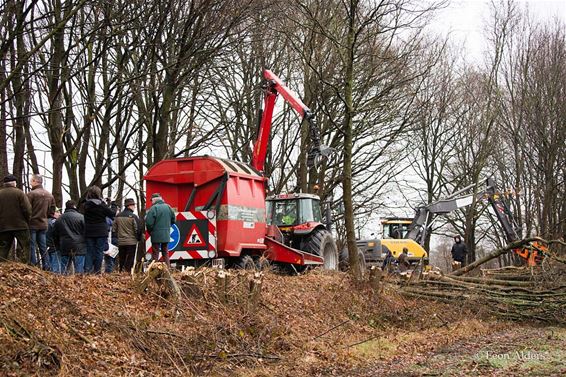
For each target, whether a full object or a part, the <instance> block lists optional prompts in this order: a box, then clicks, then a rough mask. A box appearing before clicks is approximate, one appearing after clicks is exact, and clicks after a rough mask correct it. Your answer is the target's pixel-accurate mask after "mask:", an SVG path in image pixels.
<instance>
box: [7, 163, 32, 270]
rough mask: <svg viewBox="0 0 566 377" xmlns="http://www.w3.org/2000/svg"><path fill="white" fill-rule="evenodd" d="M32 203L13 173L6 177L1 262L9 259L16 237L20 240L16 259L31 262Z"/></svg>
mask: <svg viewBox="0 0 566 377" xmlns="http://www.w3.org/2000/svg"><path fill="white" fill-rule="evenodd" d="M30 219H31V204H30V202H29V200H28V197H27V196H26V194H24V192H23V191H22V190H20V189H19V188H17V187H16V177H15V176H13V175H12V174H9V175H7V176H6V177H5V178H4V187H3V188H2V189H1V190H0V262H2V261H5V260H7V259H8V255H9V253H10V249H11V248H12V244H13V242H14V239H16V240H17V241H18V244H19V247H18V248H17V249H16V260H18V261H20V262H22V263H29V222H30Z"/></svg>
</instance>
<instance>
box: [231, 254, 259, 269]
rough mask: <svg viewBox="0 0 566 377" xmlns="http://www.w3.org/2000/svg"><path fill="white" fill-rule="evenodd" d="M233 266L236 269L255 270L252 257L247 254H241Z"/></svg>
mask: <svg viewBox="0 0 566 377" xmlns="http://www.w3.org/2000/svg"><path fill="white" fill-rule="evenodd" d="M234 268H236V269H238V270H255V268H256V265H255V261H254V259H253V258H252V257H251V256H249V255H242V256H240V257H239V258H238V259H237V260H236V261H235V262H234Z"/></svg>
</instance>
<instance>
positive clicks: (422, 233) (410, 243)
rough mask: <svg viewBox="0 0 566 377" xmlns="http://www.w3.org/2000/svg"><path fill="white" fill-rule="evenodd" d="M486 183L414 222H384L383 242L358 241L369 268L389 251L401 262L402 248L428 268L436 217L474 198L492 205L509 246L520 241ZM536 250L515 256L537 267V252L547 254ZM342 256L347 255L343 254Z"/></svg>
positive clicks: (421, 212) (421, 210)
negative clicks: (428, 243) (428, 242)
mask: <svg viewBox="0 0 566 377" xmlns="http://www.w3.org/2000/svg"><path fill="white" fill-rule="evenodd" d="M484 183H485V186H484V189H482V190H479V191H478V192H475V191H476V190H474V188H475V187H476V184H472V185H470V186H467V187H465V188H463V189H461V190H459V191H457V192H455V193H453V194H451V195H450V196H449V197H447V198H446V199H442V200H438V201H436V202H433V203H431V204H428V205H423V206H420V207H418V208H417V210H416V213H415V217H413V218H406V217H387V218H384V219H382V220H381V225H382V228H383V234H382V237H381V238H370V239H364V240H358V241H356V242H357V245H358V249H360V251H361V253H363V255H364V259H365V262H366V265H376V264H379V263H381V262H382V261H383V259H384V258H385V257H386V256H387V254H388V252H389V251H390V252H391V254H393V256H394V257H395V258H398V257H399V254H401V252H402V251H403V248H407V251H408V253H407V254H408V257H409V261H410V262H412V263H414V262H417V261H419V260H421V259H422V260H423V261H424V264H425V265H428V261H429V255H428V253H427V251H426V250H425V249H424V247H423V246H424V244H425V241H426V238H427V236H428V234H429V233H430V231H431V228H432V225H433V223H434V220H435V218H436V216H438V215H446V214H448V213H450V212H452V211H455V210H457V209H460V208H464V207H467V206H469V205H471V204H472V203H473V202H474V197H475V198H476V201H480V200H487V201H488V202H489V204H490V206H491V208H492V210H493V212H494V213H495V215H496V219H493V221H494V222H495V223H498V224H499V228H500V229H501V234H502V235H503V238H505V239H506V241H507V242H514V241H517V240H519V239H520V237H519V235H520V234H521V230H520V228H519V227H518V226H517V224H516V223H515V221H514V219H513V214H512V213H511V211H510V209H509V206H508V204H507V202H506V200H505V198H504V195H501V194H500V193H499V192H498V190H497V186H496V184H495V181H494V180H493V179H491V178H489V179H486V180H485V181H484ZM534 246H535V247H530V245H528V246H527V247H524V248H521V249H520V250H515V252H516V253H517V254H518V255H519V256H521V257H522V258H524V259H526V260H527V262H528V264H529V265H535V264H536V263H537V260H539V259H540V257H541V253H540V252H539V253H537V251H536V250H537V249H539V250H541V249H542V251H543V252H544V247H542V246H541V245H538V247H537V245H534ZM533 250H534V251H533ZM361 253H360V254H361ZM342 254H344V251H343V252H342ZM341 259H344V256H343V255H341Z"/></svg>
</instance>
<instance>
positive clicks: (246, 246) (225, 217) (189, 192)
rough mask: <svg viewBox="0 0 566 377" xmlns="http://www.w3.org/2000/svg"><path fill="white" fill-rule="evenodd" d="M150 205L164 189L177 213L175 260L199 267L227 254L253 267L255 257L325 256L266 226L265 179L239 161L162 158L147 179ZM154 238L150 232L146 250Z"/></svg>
mask: <svg viewBox="0 0 566 377" xmlns="http://www.w3.org/2000/svg"><path fill="white" fill-rule="evenodd" d="M144 179H145V181H146V194H147V203H148V207H149V206H151V196H152V194H154V193H160V194H161V196H162V197H163V199H164V200H165V202H166V203H168V204H169V205H170V206H171V207H172V208H173V210H174V211H175V213H176V222H175V224H173V225H172V227H171V240H170V243H169V256H170V259H171V262H174V263H177V264H185V265H200V264H203V263H204V262H207V261H210V260H211V259H215V258H223V259H224V260H225V262H226V263H227V264H228V265H240V266H243V267H249V266H250V264H251V263H253V262H254V259H255V260H257V259H258V258H259V257H260V256H262V255H264V256H266V257H267V258H268V259H270V260H272V261H275V262H281V263H291V264H295V265H306V264H322V263H323V259H322V258H321V257H319V256H317V255H312V254H309V253H306V252H303V251H300V250H295V249H293V248H291V247H288V246H285V245H284V244H282V243H281V242H278V241H277V239H278V238H279V237H278V235H277V234H276V232H277V230H276V229H273V227H269V228H270V230H269V236H268V235H267V234H268V233H267V232H268V226H267V225H266V213H265V189H264V184H265V178H264V177H263V176H261V175H260V174H258V173H257V172H256V171H255V170H254V169H252V168H251V167H249V166H246V165H244V164H242V163H241V162H237V161H231V160H226V159H221V158H215V157H209V156H203V157H190V158H179V159H172V160H163V161H160V162H158V163H157V164H155V165H154V166H153V167H152V168H151V169H150V170H149V171H148V172H147V174H146V176H145V177H144ZM150 250H151V240H150V239H149V235H146V251H147V252H150Z"/></svg>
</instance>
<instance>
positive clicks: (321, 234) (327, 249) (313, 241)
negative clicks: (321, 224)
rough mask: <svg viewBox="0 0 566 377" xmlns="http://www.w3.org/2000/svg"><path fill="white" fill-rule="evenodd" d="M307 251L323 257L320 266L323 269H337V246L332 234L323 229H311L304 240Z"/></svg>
mask: <svg viewBox="0 0 566 377" xmlns="http://www.w3.org/2000/svg"><path fill="white" fill-rule="evenodd" d="M304 251H306V252H307V253H311V254H316V255H319V256H321V257H323V258H324V264H323V266H322V268H324V269H325V270H337V269H338V248H337V247H336V243H335V242H334V238H332V234H330V232H328V231H327V230H324V229H316V230H313V231H312V233H311V234H310V235H309V236H308V239H307V240H306V245H305V250H304Z"/></svg>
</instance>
